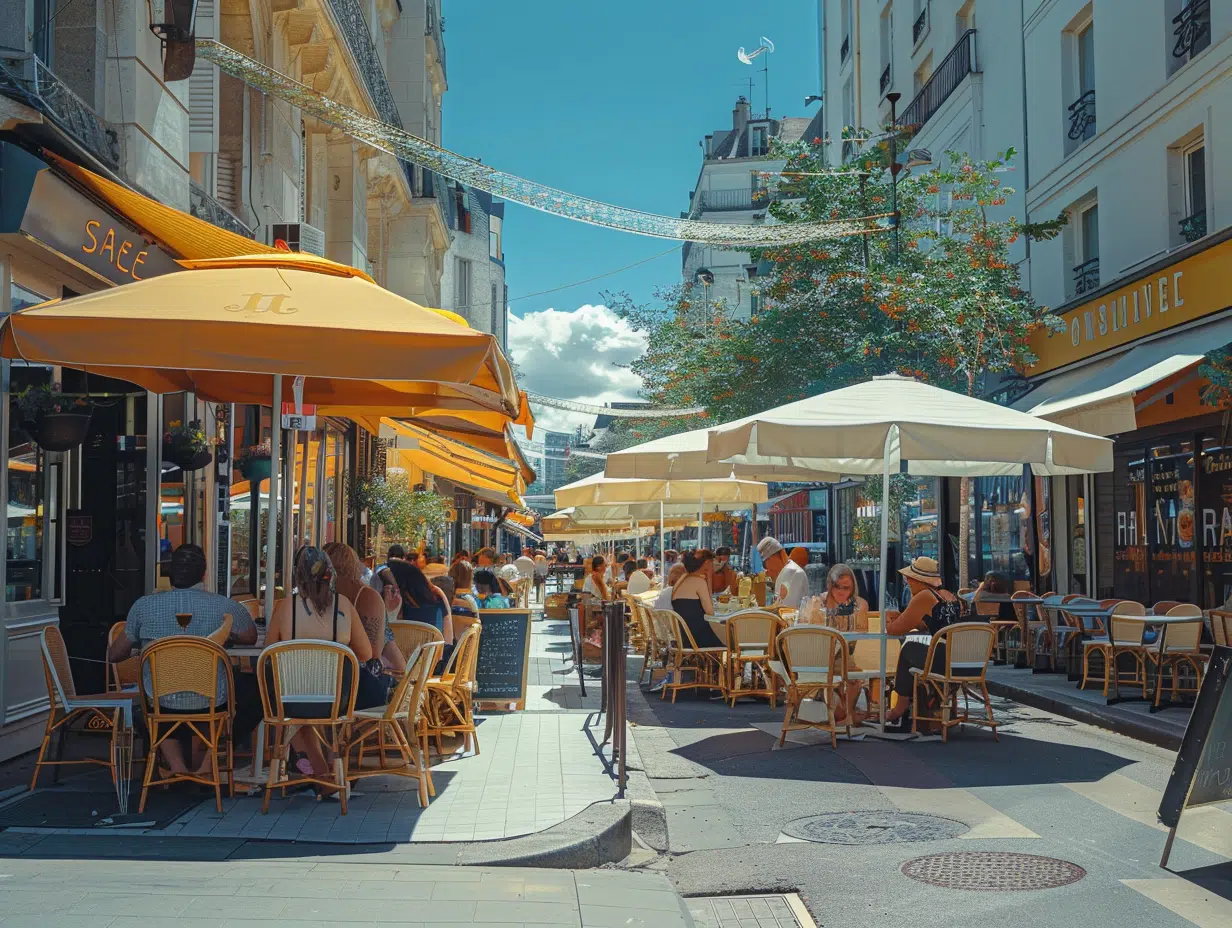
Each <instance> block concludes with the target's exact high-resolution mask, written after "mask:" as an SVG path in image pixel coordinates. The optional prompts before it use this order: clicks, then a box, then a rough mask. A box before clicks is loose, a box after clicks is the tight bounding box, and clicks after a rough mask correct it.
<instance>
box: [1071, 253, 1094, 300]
mask: <svg viewBox="0 0 1232 928" xmlns="http://www.w3.org/2000/svg"><path fill="white" fill-rule="evenodd" d="M1098 289H1099V258H1092V259H1091V260H1090V261H1086V262H1083V263H1082V264H1080V265H1078V266H1077V267H1076V268H1074V295H1075V296H1082V295H1083V294H1084V293H1090V292H1091V291H1092V290H1098Z"/></svg>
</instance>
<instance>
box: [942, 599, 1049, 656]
mask: <svg viewBox="0 0 1232 928" xmlns="http://www.w3.org/2000/svg"><path fill="white" fill-rule="evenodd" d="M960 598H961V599H962V600H963V601H964V602H968V603H970V602H974V600H975V592H974V591H972V592H970V593H962V594H960ZM1060 601H1061V597H1059V596H1056V597H1053V596H1048V597H1044V596H1035V595H1032V596H1022V595H1018V596H1017V598H1015V597H1014V596H1013V595H1012V594H1009V593H983V594H981V596H980V602H981V603H997V604H998V605H1000V604H1001V603H1014V604H1015V605H1017V606H1039V607H1041V608H1040V611H1041V612H1043V613H1044V614H1045V620H1044V621H1045V623H1046V624H1047V626H1048V633H1049V636H1050V637H1053V640H1054V641H1055V637H1054V636H1053V635H1052V632H1053V628H1054V626H1055V622H1054V621H1053V619H1054V610H1055V607H1056V605H1057V604H1058V603H1060ZM1024 617H1025V610H1024ZM1028 621H1029V619H1026V618H1024V619H1019V621H1018V627H1019V632H1020V634H1021V635H1022V640H1023V643H1024V650H1025V652H1026V661H1027V666H1028V667H1030V668H1031V669H1032V672H1034V673H1043V672H1053V671H1055V670H1056V650H1057V649H1056V647H1055V646H1054V647H1053V649H1052V650H1053V653H1052V655H1051V656H1050V657H1049V664H1048V669H1047V671H1038V670H1035V641H1034V639H1032V637H1031V636H1030V634H1029V631H1030V628H1029V626H1028Z"/></svg>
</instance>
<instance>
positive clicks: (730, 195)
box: [693, 187, 780, 213]
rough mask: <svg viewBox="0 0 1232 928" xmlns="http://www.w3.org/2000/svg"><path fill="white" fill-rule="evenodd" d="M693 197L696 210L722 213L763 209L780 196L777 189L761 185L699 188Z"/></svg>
mask: <svg viewBox="0 0 1232 928" xmlns="http://www.w3.org/2000/svg"><path fill="white" fill-rule="evenodd" d="M693 199H694V205H695V207H696V209H697V210H700V211H702V212H708V213H723V212H734V211H738V210H752V209H764V208H765V207H767V206H769V205H770V204H771V203H772V202H774V201H775V200H778V199H780V197H779V194H778V192H777V191H772V190H769V189H767V188H765V187H761V188H758V189H757V190H701V191H698V193H697V195H696V196H695V197H694V198H693Z"/></svg>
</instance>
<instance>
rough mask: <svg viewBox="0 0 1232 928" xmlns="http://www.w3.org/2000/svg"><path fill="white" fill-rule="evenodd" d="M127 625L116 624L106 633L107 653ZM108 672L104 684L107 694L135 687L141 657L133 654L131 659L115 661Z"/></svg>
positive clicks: (125, 623)
mask: <svg viewBox="0 0 1232 928" xmlns="http://www.w3.org/2000/svg"><path fill="white" fill-rule="evenodd" d="M127 625H128V623H127V622H116V623H115V624H114V625H112V626H111V630H110V631H108V632H107V650H108V651H110V650H111V646H112V644H114V643H115V640H116V639H117V638H119V637H120V636H121V635H122V634H124V629H125V626H127ZM109 670H110V672H109V673H108V674H107V683H106V687H107V692H108V693H119V692H120V691H121V690H123V689H124V688H125V687H130V688H131V687H134V686H136V685H137V678H138V677H139V676H141V655H139V654H134V655H133V656H132V657H126V658H124V660H122V661H117V662H116V663H114V664H112V665H111V666H110V668H109ZM130 691H131V690H130Z"/></svg>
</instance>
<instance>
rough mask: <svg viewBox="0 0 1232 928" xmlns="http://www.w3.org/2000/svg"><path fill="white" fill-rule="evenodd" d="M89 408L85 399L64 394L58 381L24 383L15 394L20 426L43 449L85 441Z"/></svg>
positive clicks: (68, 445) (64, 447)
mask: <svg viewBox="0 0 1232 928" xmlns="http://www.w3.org/2000/svg"><path fill="white" fill-rule="evenodd" d="M92 411H93V407H92V406H91V405H90V402H89V400H87V399H86V398H85V397H83V396H78V397H68V396H65V395H64V393H63V392H62V391H61V388H60V384H58V383H52V384H40V385H39V386H31V387H26V388H25V389H24V390H22V391H21V393H19V394H18V396H17V413H18V415H19V416H21V422H22V427H23V428H24V429H25V430H26V432H27V433H28V434H29V436H30V438H31V439H32V440H33V441H34V443H35V444H37V445H38V446H39V447H40V448H42V449H43V450H44V451H68V450H69V449H70V448H76V447H77V446H78V445H80V444H81V443H82V442H83V441H85V440H86V433H87V432H88V431H89V429H90V414H91V412H92Z"/></svg>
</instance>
